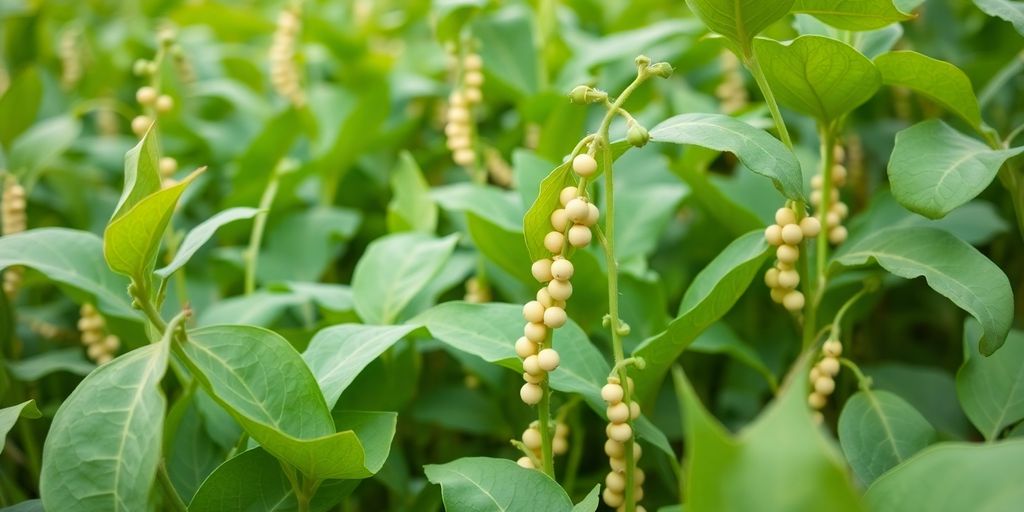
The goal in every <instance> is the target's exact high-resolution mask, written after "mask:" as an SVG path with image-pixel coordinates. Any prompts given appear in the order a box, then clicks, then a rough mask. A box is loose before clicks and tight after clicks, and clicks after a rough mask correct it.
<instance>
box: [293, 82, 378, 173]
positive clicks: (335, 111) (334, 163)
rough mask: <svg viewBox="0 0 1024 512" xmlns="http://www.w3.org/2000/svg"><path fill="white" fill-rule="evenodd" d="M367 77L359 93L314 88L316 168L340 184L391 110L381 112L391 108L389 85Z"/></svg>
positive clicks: (333, 86)
mask: <svg viewBox="0 0 1024 512" xmlns="http://www.w3.org/2000/svg"><path fill="white" fill-rule="evenodd" d="M363 77H364V78H363V80H362V81H363V83H362V84H361V85H362V87H360V89H359V92H358V93H352V92H350V91H347V90H345V89H343V88H342V87H339V86H338V84H326V83H318V84H316V85H314V86H313V87H312V90H311V92H310V99H309V105H310V110H311V111H312V113H313V115H314V116H315V117H316V122H317V136H316V139H315V140H314V141H313V148H312V149H313V154H314V156H315V159H316V164H315V165H316V166H317V168H318V169H319V170H320V172H321V173H323V174H326V175H327V176H330V177H331V179H333V180H336V181H335V182H336V183H337V182H340V181H341V180H342V179H343V178H344V176H345V174H347V173H348V171H349V170H350V169H351V168H352V164H354V163H355V162H356V160H357V159H358V158H359V157H360V156H361V155H362V154H363V153H364V152H365V151H366V148H369V147H371V141H372V140H373V139H374V138H375V137H376V136H377V135H378V134H379V132H380V127H381V125H382V124H383V123H384V121H385V120H386V119H387V117H388V109H387V108H381V106H382V105H388V104H389V97H390V91H389V86H388V84H387V83H386V82H384V81H383V80H374V79H372V75H363ZM325 186H326V185H325Z"/></svg>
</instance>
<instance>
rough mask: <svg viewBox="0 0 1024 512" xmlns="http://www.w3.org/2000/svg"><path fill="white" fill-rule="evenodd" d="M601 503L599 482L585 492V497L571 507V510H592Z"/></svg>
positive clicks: (591, 511)
mask: <svg viewBox="0 0 1024 512" xmlns="http://www.w3.org/2000/svg"><path fill="white" fill-rule="evenodd" d="M600 504H601V484H597V485H595V486H594V488H593V489H591V490H590V492H589V493H587V497H585V498H583V499H582V500H580V502H579V503H577V504H576V506H574V507H572V512H594V511H595V510H597V507H598V505H600Z"/></svg>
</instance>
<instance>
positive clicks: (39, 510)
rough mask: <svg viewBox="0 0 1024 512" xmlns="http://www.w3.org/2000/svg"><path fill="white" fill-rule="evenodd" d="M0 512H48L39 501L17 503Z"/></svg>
mask: <svg viewBox="0 0 1024 512" xmlns="http://www.w3.org/2000/svg"><path fill="white" fill-rule="evenodd" d="M0 510H2V511H3V512H46V511H45V509H43V501H42V500H38V499H37V500H25V501H23V502H21V503H16V504H14V505H11V506H9V507H4V508H2V509H0Z"/></svg>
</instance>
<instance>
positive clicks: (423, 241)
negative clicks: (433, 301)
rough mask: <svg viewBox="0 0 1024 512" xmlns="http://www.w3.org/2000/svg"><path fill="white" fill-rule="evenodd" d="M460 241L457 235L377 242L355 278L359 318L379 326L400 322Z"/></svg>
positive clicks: (412, 235)
mask: <svg viewBox="0 0 1024 512" xmlns="http://www.w3.org/2000/svg"><path fill="white" fill-rule="evenodd" d="M457 240H458V236H457V235H452V236H447V237H445V238H434V237H433V236H430V235H426V234H422V233H399V234H394V235H389V236H386V237H383V238H378V239H377V240H374V241H373V243H371V244H370V245H369V247H367V248H366V252H365V253H363V256H362V257H361V258H359V263H357V264H356V269H355V274H353V276H352V293H353V294H354V295H355V300H356V311H357V312H358V313H359V317H360V318H362V319H363V321H364V322H366V323H368V324H379V325H387V324H391V323H394V322H395V321H396V320H398V315H399V314H400V313H401V312H402V310H403V309H404V308H405V306H406V305H408V304H409V302H410V301H412V299H413V298H414V297H415V296H416V294H417V293H419V292H420V290H423V289H424V288H425V287H426V286H427V284H429V283H430V280H431V279H433V278H434V276H435V275H437V274H438V272H440V271H441V268H442V267H443V266H444V264H445V262H446V261H448V258H449V257H450V256H451V254H452V251H453V250H454V249H455V242H456V241H457Z"/></svg>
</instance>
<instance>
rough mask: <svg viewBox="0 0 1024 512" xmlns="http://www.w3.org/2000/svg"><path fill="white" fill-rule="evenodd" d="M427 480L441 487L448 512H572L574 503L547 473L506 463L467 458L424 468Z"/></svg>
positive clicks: (503, 460) (490, 459) (495, 460)
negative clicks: (460, 511) (465, 511)
mask: <svg viewBox="0 0 1024 512" xmlns="http://www.w3.org/2000/svg"><path fill="white" fill-rule="evenodd" d="M423 471H424V472H425V473H426V474H427V480H430V482H431V483H433V484H437V485H440V486H441V495H442V496H443V497H444V506H445V508H446V509H447V510H472V511H474V512H489V511H496V512H517V511H522V512H533V511H537V510H545V511H551V512H556V511H570V510H572V508H573V505H572V500H570V499H569V496H568V495H567V494H565V490H563V489H562V487H561V486H560V485H558V483H557V482H555V481H554V480H552V479H551V478H549V477H548V476H547V475H545V474H544V473H541V472H540V471H537V470H533V469H525V468H521V467H519V465H518V464H516V463H515V462H513V461H511V460H507V459H492V458H487V457H465V458H462V459H458V460H455V461H452V462H449V463H447V464H429V465H427V466H423Z"/></svg>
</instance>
